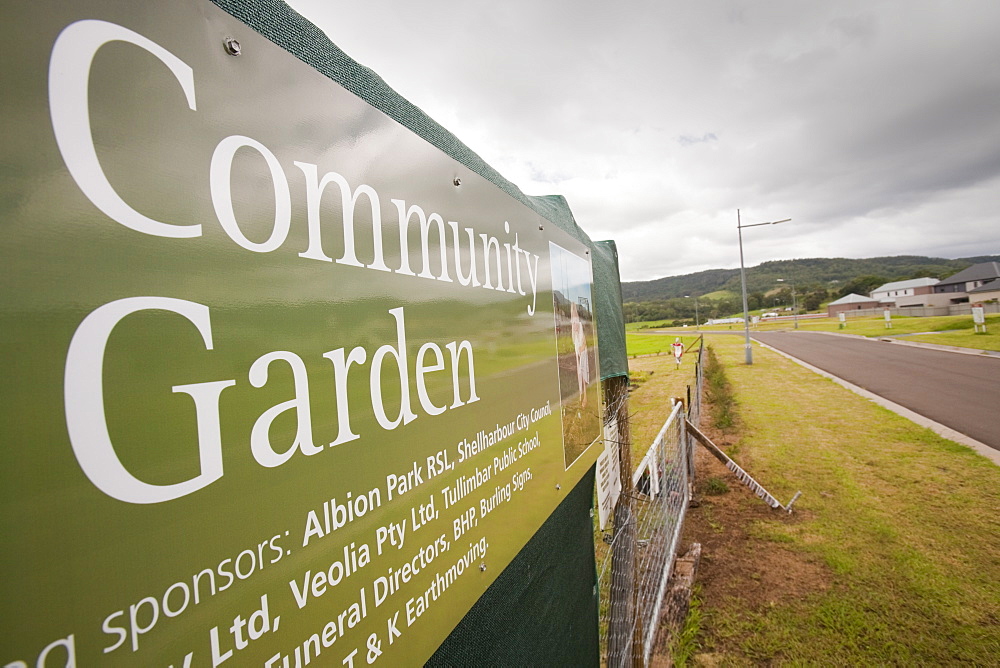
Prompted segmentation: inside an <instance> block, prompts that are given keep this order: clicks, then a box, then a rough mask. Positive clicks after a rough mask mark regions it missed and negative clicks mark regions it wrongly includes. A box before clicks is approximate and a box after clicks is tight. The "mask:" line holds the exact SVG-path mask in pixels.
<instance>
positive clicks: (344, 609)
mask: <svg viewBox="0 0 1000 668" xmlns="http://www.w3.org/2000/svg"><path fill="white" fill-rule="evenodd" d="M44 4H45V3H41V4H30V5H24V6H13V7H7V6H5V7H4V9H3V14H4V19H5V21H4V25H5V26H6V30H7V36H6V39H5V40H4V41H3V44H2V46H0V48H2V49H3V52H4V57H3V59H2V63H3V65H2V68H3V70H4V75H3V76H4V89H5V99H4V102H3V104H4V105H5V118H7V119H10V121H9V122H8V123H5V129H4V133H5V146H6V147H7V148H6V151H7V155H8V174H9V175H10V174H13V176H10V177H9V178H8V179H6V180H5V181H4V184H3V188H4V189H5V193H4V194H5V197H4V198H3V200H4V208H5V213H4V216H3V225H4V234H5V243H4V246H3V250H2V251H0V253H2V254H3V257H2V262H3V266H4V270H3V278H4V289H3V291H2V297H0V300H2V301H0V326H2V331H3V333H4V336H3V345H4V354H3V356H2V362H0V365H2V366H0V371H2V374H3V377H4V379H5V386H4V389H3V401H2V405H0V420H2V424H3V434H4V439H5V447H4V449H3V454H2V458H3V459H2V461H3V467H2V470H3V484H2V489H3V492H2V496H0V503H2V513H3V523H4V524H3V526H4V533H5V549H4V551H3V557H2V560H3V561H2V564H3V574H4V577H3V585H2V588H3V596H2V600H3V602H2V604H0V605H2V611H3V612H2V620H3V624H4V633H3V640H2V647H0V664H2V665H16V666H20V665H31V666H34V665H36V664H37V665H65V664H68V665H77V664H78V665H175V666H180V665H187V666H209V665H211V666H220V665H226V666H236V665H246V664H248V663H250V662H251V660H252V661H253V663H255V664H262V665H268V666H280V665H300V663H301V664H302V665H304V664H305V663H308V662H317V664H318V665H342V664H343V665H356V666H357V665H372V664H376V663H381V664H383V665H399V664H400V663H422V662H423V661H424V660H426V658H428V657H429V656H430V655H431V654H432V653H433V651H434V649H435V648H436V647H437V646H438V645H439V644H440V643H441V642H442V640H443V639H444V638H445V637H447V635H448V633H449V632H450V630H451V629H452V628H453V627H454V626H455V625H456V624H457V623H458V621H459V620H460V619H461V618H462V616H463V615H464V614H465V612H466V611H467V610H468V609H469V608H470V607H471V606H472V604H473V603H474V602H475V601H476V600H477V599H478V598H479V597H480V596H481V595H482V593H483V592H484V591H485V589H486V588H487V587H488V586H489V584H490V583H491V582H492V581H493V580H494V579H495V578H496V576H497V575H498V574H499V573H500V571H502V570H503V568H504V566H505V565H506V564H507V563H509V562H510V561H511V559H512V558H513V557H514V556H515V555H516V554H517V552H518V551H519V550H520V549H521V547H522V546H523V545H524V544H525V543H526V542H527V541H528V539H529V538H530V537H531V535H532V534H533V533H534V532H535V531H536V530H537V529H538V527H539V526H540V525H541V524H542V522H544V520H545V518H546V517H547V516H548V515H549V514H550V513H551V512H552V510H553V509H554V508H555V507H556V506H557V505H558V504H559V502H560V501H561V499H562V498H563V497H564V496H565V494H566V493H567V492H568V491H569V490H570V489H571V488H572V486H573V484H574V483H575V482H576V481H577V480H579V478H580V477H581V476H582V474H583V473H584V471H585V470H586V469H587V468H588V467H589V466H590V465H591V464H592V463H593V460H594V458H595V457H596V454H597V453H596V450H597V448H588V446H589V445H590V444H591V443H593V442H594V441H595V439H597V438H598V436H599V433H600V414H599V409H600V394H599V390H598V382H597V381H598V379H599V377H600V374H599V372H598V370H597V356H596V344H597V342H596V335H595V323H594V313H593V307H592V300H591V296H590V283H591V279H590V276H591V274H590V265H589V260H588V259H587V258H588V255H587V250H586V247H585V246H584V245H583V244H582V243H580V242H579V241H577V240H575V239H573V238H572V237H570V236H569V235H568V234H565V233H564V232H562V231H560V230H559V229H557V228H556V226H555V225H552V224H550V223H548V221H544V220H543V219H541V218H540V217H539V216H538V214H536V213H535V212H534V211H532V210H530V209H528V208H527V207H526V206H524V205H523V204H521V203H520V202H519V201H517V200H515V199H513V198H512V197H510V196H508V195H507V194H505V193H504V192H502V191H501V190H499V189H498V188H497V187H496V186H494V185H493V184H491V183H489V182H487V181H486V180H485V179H483V178H481V177H479V176H477V175H476V174H474V173H472V172H470V171H469V170H468V169H466V168H465V167H464V166H463V165H461V164H460V163H458V162H456V161H455V160H453V159H451V158H450V157H448V156H446V155H445V154H444V153H442V152H441V151H439V150H438V149H436V148H434V147H433V146H432V145H430V144H429V143H427V142H426V141H424V140H423V139H421V138H420V137H418V136H417V135H415V134H413V133H412V132H410V131H409V130H407V129H405V128H404V127H402V126H401V125H399V124H397V123H396V122H394V121H393V120H391V119H390V118H388V117H387V116H385V115H384V114H383V113H381V112H379V111H377V110H376V109H374V108H373V107H371V106H369V105H368V104H367V103H365V102H363V101H361V100H360V99H358V98H356V97H355V96H353V95H352V94H350V93H349V92H347V91H346V90H344V89H343V88H341V87H340V86H338V85H336V84H334V83H332V82H331V81H330V80H328V79H327V78H325V77H324V76H322V75H320V74H319V73H317V72H316V71H315V70H313V69H312V68H310V67H308V66H306V65H304V64H303V63H301V62H300V61H298V60H296V59H295V58H294V57H293V56H291V55H289V54H288V53H286V52H284V51H283V50H281V49H280V48H278V47H277V46H275V45H274V44H272V43H270V42H268V41H267V40H266V39H264V38H263V37H261V36H260V35H258V34H256V33H255V32H253V31H252V30H251V29H249V28H247V27H246V26H245V25H243V24H242V23H240V22H238V21H236V20H235V19H233V18H232V17H230V16H229V15H227V14H225V13H224V12H222V11H220V10H218V9H217V8H216V7H215V6H213V5H210V4H207V3H201V2H193V1H182V2H177V3H148V4H150V5H153V6H148V7H147V6H146V4H147V3H140V4H135V3H125V4H123V3H105V2H94V3H86V2H85V3H77V4H73V5H71V6H69V7H67V6H64V5H59V6H54V7H46V6H43V5H44ZM234 36H235V38H237V39H238V40H239V42H240V46H241V49H240V55H239V57H234V56H233V55H231V51H232V50H231V49H230V52H227V50H226V49H225V48H224V45H225V44H226V40H227V39H231V38H233V37H234ZM554 281H555V282H556V283H554ZM564 429H565V435H564V433H563V431H564ZM286 661H287V664H286V663H285V662H286ZM18 662H23V663H18Z"/></svg>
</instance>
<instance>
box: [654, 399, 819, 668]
mask: <svg viewBox="0 0 1000 668" xmlns="http://www.w3.org/2000/svg"><path fill="white" fill-rule="evenodd" d="M703 414H704V415H708V414H709V413H708V411H704V412H703ZM702 431H703V432H704V433H705V434H706V435H707V436H708V437H709V438H710V439H711V440H712V442H713V443H715V444H716V445H718V446H719V447H721V448H722V449H723V450H725V451H727V452H728V454H730V456H732V457H733V459H735V460H736V461H737V463H739V464H740V465H741V466H742V467H743V468H744V469H745V470H747V472H749V473H750V474H751V475H753V462H752V460H750V459H749V458H748V457H747V456H745V454H742V453H740V452H739V440H740V439H739V434H738V433H737V432H736V430H727V431H725V432H723V431H720V430H718V429H713V428H712V427H711V426H708V425H706V426H704V427H703V428H702ZM696 448H697V450H696V452H695V469H696V481H695V493H694V501H693V503H692V506H691V507H690V509H689V510H688V513H687V517H686V519H685V521H684V530H683V533H682V535H681V544H680V549H679V552H681V553H683V552H684V551H686V550H687V549H688V548H689V547H690V545H691V543H694V542H697V543H701V546H702V554H701V562H700V564H699V566H698V571H697V573H696V577H695V584H696V586H698V587H700V593H699V597H700V599H701V601H702V610H703V611H704V612H705V613H707V614H708V617H707V618H704V619H703V620H702V622H701V631H700V633H699V645H700V646H701V647H702V648H704V649H706V650H710V651H713V652H715V654H713V655H700V656H696V657H695V661H694V662H695V663H696V664H704V663H705V661H703V659H704V658H706V657H725V656H727V655H730V656H732V655H735V656H739V655H740V654H741V652H740V649H739V648H738V647H737V646H736V645H734V644H732V643H734V642H739V639H733V640H730V639H727V638H723V637H720V636H718V635H716V634H715V633H713V629H712V626H711V611H712V609H713V608H721V607H723V602H725V604H724V605H725V607H727V608H729V609H733V608H738V609H743V610H746V611H747V612H748V613H759V612H762V611H766V610H767V609H768V608H770V607H773V606H775V605H779V604H781V603H783V602H788V601H792V600H800V599H802V598H803V597H805V596H808V595H809V594H811V593H813V592H819V591H825V590H827V589H829V588H830V586H831V585H832V581H833V578H832V574H831V573H830V571H829V569H828V568H827V567H826V566H825V565H824V564H822V563H820V562H818V561H817V560H814V559H813V558H811V557H810V556H809V555H807V554H803V553H801V552H798V551H794V550H791V549H788V548H787V547H785V545H784V544H783V543H782V542H781V541H780V540H777V539H773V538H769V537H768V533H769V532H768V531H767V530H766V527H768V526H774V525H775V524H794V523H798V522H802V521H805V520H807V519H808V513H807V512H805V511H800V510H796V511H795V512H793V513H792V514H790V515H789V514H787V513H786V512H784V511H782V510H773V509H771V508H770V507H768V506H767V504H765V503H764V502H763V501H761V500H760V499H758V498H757V497H756V496H754V494H753V492H751V491H750V490H749V489H748V488H747V487H745V486H744V485H743V484H742V483H741V482H740V481H739V480H738V479H737V478H736V476H735V475H733V473H732V472H731V471H729V469H727V468H726V467H725V466H724V465H723V464H722V462H720V461H719V460H718V459H716V458H715V457H713V456H712V455H711V454H709V453H708V451H707V450H705V448H703V447H701V446H696ZM758 482H760V483H761V484H762V485H764V486H765V487H766V486H767V481H766V480H759V481H758ZM722 483H725V484H724V485H723V484H722ZM726 487H728V491H723V492H722V493H719V492H720V489H724V488H726ZM782 501H786V500H785V499H782ZM666 635H667V634H666V633H664V634H662V636H661V638H660V643H661V645H660V647H659V648H658V650H659V651H663V652H665V651H666V649H662V650H661V649H660V648H662V647H664V645H663V643H664V641H665V640H667V638H665V637H664V636H666ZM707 663H708V664H709V665H710V664H711V663H712V662H711V660H709V661H708V662H707Z"/></svg>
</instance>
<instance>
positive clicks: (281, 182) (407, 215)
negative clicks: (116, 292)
mask: <svg viewBox="0 0 1000 668" xmlns="http://www.w3.org/2000/svg"><path fill="white" fill-rule="evenodd" d="M116 41H120V42H127V43H130V44H134V45H135V46H138V47H139V48H141V49H143V50H145V51H147V52H149V53H151V54H152V55H154V56H155V57H156V58H157V59H158V60H159V61H160V62H162V63H163V64H164V65H166V66H167V68H168V69H169V70H170V72H171V73H172V74H173V75H174V78H175V79H177V82H178V83H179V84H180V86H181V89H182V90H183V91H184V95H185V97H186V99H187V103H188V108H189V109H191V110H192V111H195V110H196V109H197V108H196V105H195V85H194V72H193V70H192V69H191V67H190V66H188V65H187V64H186V63H185V62H184V61H182V60H181V59H180V58H178V57H177V56H175V55H174V54H172V53H170V52H169V51H167V50H166V49H164V48H163V47H162V46H160V45H158V44H156V43H154V42H152V41H151V40H149V39H147V38H146V37H143V36H142V35H140V34H138V33H136V32H133V31H132V30H129V29H128V28H123V27H122V26H119V25H115V24H113V23H108V22H106V21H97V20H85V21H77V22H76V23H73V24H71V25H69V26H67V27H66V28H65V29H64V30H63V31H62V33H60V35H59V37H58V38H57V39H56V42H55V45H54V46H53V47H52V56H51V59H50V61H49V113H50V115H51V117H52V128H53V131H54V133H55V137H56V143H57V145H58V146H59V152H60V153H61V154H62V157H63V160H64V161H65V163H66V167H67V168H68V169H69V173H70V175H71V176H72V177H73V179H74V180H75V181H76V183H77V185H78V186H79V187H80V190H81V191H82V192H83V194H84V195H86V196H87V198H88V199H89V200H90V201H91V202H92V203H93V204H94V205H95V206H96V207H97V208H98V209H99V210H100V211H102V212H103V213H104V214H105V215H107V216H108V217H109V218H111V219H112V220H114V221H116V222H118V223H120V224H121V225H124V226H125V227H128V228H129V229H132V230H135V231H137V232H142V233H143V234H149V235H152V236H157V237H167V238H175V239H177V238H192V237H200V236H202V226H201V225H200V224H190V225H180V224H176V223H168V222H162V221H157V220H154V219H152V218H150V217H148V216H146V215H145V214H142V213H140V212H138V211H136V210H135V209H133V208H132V207H131V206H130V205H129V204H128V203H126V202H125V201H124V200H123V199H122V198H121V196H119V195H118V193H117V192H116V191H115V189H114V186H112V185H111V183H110V182H109V181H108V179H107V176H106V175H105V173H104V171H103V169H102V168H101V164H100V161H99V160H98V157H97V150H96V149H95V147H94V137H93V134H92V132H91V127H90V112H89V103H90V100H89V81H90V70H91V66H92V65H93V61H94V56H95V54H96V53H97V51H98V50H99V49H100V48H101V47H102V46H103V45H105V44H107V43H109V42H116ZM240 150H252V151H256V152H257V153H258V154H260V155H261V156H263V158H264V161H265V163H266V164H267V169H268V172H269V174H270V177H271V182H272V185H273V187H274V226H273V228H272V230H271V235H270V237H268V238H267V239H266V240H265V241H262V242H255V241H251V240H250V239H248V238H247V237H246V235H244V234H243V231H242V230H241V229H240V225H239V221H237V220H236V214H235V211H234V208H233V198H232V162H233V159H234V158H235V156H236V153H237V151H240ZM292 164H294V165H295V166H296V167H298V168H299V170H301V171H302V173H303V175H304V177H305V193H304V194H305V200H306V212H307V216H306V231H307V233H308V238H309V243H308V247H307V248H306V250H304V251H302V252H301V253H298V254H297V256H298V257H301V258H305V259H308V260H318V261H321V262H332V261H333V259H332V258H331V257H330V256H328V255H327V254H326V252H325V251H324V249H323V229H324V225H323V219H322V212H323V207H322V200H323V195H324V193H325V191H326V187H327V186H328V185H330V184H336V185H337V190H338V191H339V193H338V194H339V199H340V220H339V222H340V225H341V227H342V234H343V240H344V253H343V255H342V256H341V257H340V258H338V259H337V260H336V262H337V263H338V264H343V265H347V266H350V267H357V268H363V269H372V270H375V271H382V272H390V273H394V274H399V275H402V276H413V277H417V278H423V279H430V280H438V281H445V282H448V283H453V282H454V279H452V277H451V276H452V272H453V273H454V274H455V276H457V277H458V282H459V284H460V285H462V286H468V287H479V288H483V289H487V290H495V291H501V292H507V293H510V294H518V295H521V296H525V297H527V295H528V292H527V290H526V288H530V294H531V303H530V304H528V305H527V307H526V308H527V312H528V315H532V316H533V315H534V314H535V307H536V306H537V301H538V260H539V256H538V255H537V254H535V253H532V252H530V251H528V250H525V249H523V248H521V247H520V237H519V235H518V233H517V232H514V234H513V239H512V240H511V239H510V234H511V230H510V222H509V221H504V233H505V234H506V235H507V237H506V238H497V237H494V236H491V235H489V234H484V233H480V234H477V233H476V232H475V230H474V229H473V228H471V227H464V228H462V230H463V231H464V232H465V235H466V237H467V239H468V246H466V247H465V248H463V247H462V243H461V239H462V235H461V234H460V231H459V223H457V222H455V221H447V227H450V228H451V231H452V234H451V245H452V247H453V253H452V254H451V255H450V256H449V253H448V235H447V234H446V223H445V219H444V218H443V217H442V216H441V215H440V214H438V213H435V212H430V213H428V212H426V211H425V210H424V209H423V208H422V207H421V206H419V205H418V204H414V203H407V202H406V201H405V200H404V199H402V198H390V200H389V201H390V202H391V203H392V204H393V205H394V206H395V208H396V214H397V222H398V227H399V266H398V267H397V268H395V269H392V268H390V267H389V266H388V265H387V264H386V263H385V251H384V240H383V238H382V236H383V235H382V206H381V201H382V199H381V196H380V195H379V193H378V191H376V190H375V188H373V187H372V186H369V185H366V184H361V185H358V186H357V187H356V188H352V187H351V184H350V183H348V181H347V179H345V178H344V177H343V176H341V175H340V174H338V173H336V172H333V171H326V172H325V173H324V174H323V176H322V177H320V176H319V174H320V168H319V166H317V165H314V164H312V163H309V162H305V161H300V160H295V161H293V163H292ZM195 171H196V170H195ZM209 188H210V191H211V198H212V205H213V207H214V209H215V215H216V218H217V219H218V221H219V224H220V225H221V227H222V229H223V230H224V231H225V233H226V234H227V235H228V236H229V238H230V239H232V240H233V241H234V242H235V243H236V244H237V245H238V246H239V247H240V248H243V249H246V250H249V251H251V252H254V253H270V252H273V251H276V250H278V249H280V248H281V247H282V246H283V245H284V243H285V241H286V240H287V238H288V236H289V231H290V229H291V222H292V221H291V198H292V194H291V191H290V188H289V184H288V178H287V176H286V175H285V172H284V169H283V168H282V166H281V163H280V161H279V160H278V158H277V156H275V155H274V153H273V152H272V151H271V150H270V149H268V148H267V147H266V146H265V145H264V144H262V143H260V142H259V141H257V140H255V139H253V138H251V137H245V136H243V135H231V136H228V137H224V138H222V139H221V140H220V141H219V143H218V144H217V145H216V147H215V151H214V152H213V154H212V160H211V164H210V167H209ZM362 197H363V198H364V199H365V200H366V201H367V203H368V207H369V208H370V211H371V220H372V242H371V243H372V246H371V250H372V252H373V254H374V259H373V260H372V262H371V264H367V265H366V264H364V263H363V262H361V261H360V260H359V259H358V255H357V248H356V245H357V244H356V239H355V234H354V232H355V229H354V212H355V208H356V207H357V205H358V202H359V201H360V199H361V198H362ZM411 221H416V223H417V226H418V232H419V235H420V258H421V268H420V272H419V273H416V272H414V270H413V268H412V267H411V265H410V262H411V258H410V248H409V230H410V222H411ZM432 230H434V231H435V232H436V235H437V240H438V251H439V264H440V270H439V272H438V273H437V274H436V275H435V273H434V271H433V270H432V263H431V246H430V244H431V236H432V234H431V232H432ZM477 238H478V242H477ZM449 257H450V258H451V259H450V260H449ZM463 259H467V261H468V263H469V270H468V272H465V271H463ZM480 267H481V268H482V274H481V275H482V277H483V278H482V280H480V278H479V276H480V273H479V268H480ZM522 269H523V271H522Z"/></svg>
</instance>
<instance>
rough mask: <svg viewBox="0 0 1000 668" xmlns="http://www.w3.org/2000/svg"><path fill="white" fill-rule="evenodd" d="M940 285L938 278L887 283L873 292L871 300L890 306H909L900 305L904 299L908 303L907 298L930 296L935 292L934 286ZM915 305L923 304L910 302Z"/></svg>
mask: <svg viewBox="0 0 1000 668" xmlns="http://www.w3.org/2000/svg"><path fill="white" fill-rule="evenodd" d="M937 283H938V279H936V278H911V279H910V280H907V281H894V282H892V283H886V284H885V285H881V286H879V287H877V288H875V289H874V290H872V292H871V298H872V299H874V300H875V301H877V302H879V303H881V304H883V305H886V306H890V305H892V304H895V305H896V306H907V305H909V304H907V303H902V304H901V303H900V300H901V299H902V300H903V301H904V302H907V300H906V297H916V296H919V295H928V294H931V293H932V292H934V286H935V285H936V284H937ZM909 301H911V302H913V303H914V304H916V303H920V304H921V305H922V302H921V301H920V300H919V299H918V300H909Z"/></svg>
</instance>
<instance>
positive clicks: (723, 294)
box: [698, 290, 740, 300]
mask: <svg viewBox="0 0 1000 668" xmlns="http://www.w3.org/2000/svg"><path fill="white" fill-rule="evenodd" d="M738 297H740V293H738V292H733V291H732V290H716V291H715V292H709V293H706V294H703V295H699V296H698V299H715V300H719V299H736V298H738Z"/></svg>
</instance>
